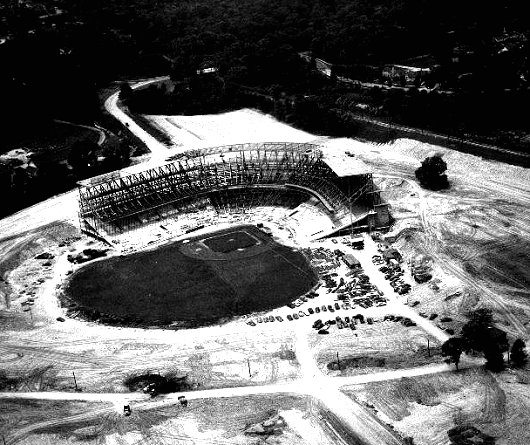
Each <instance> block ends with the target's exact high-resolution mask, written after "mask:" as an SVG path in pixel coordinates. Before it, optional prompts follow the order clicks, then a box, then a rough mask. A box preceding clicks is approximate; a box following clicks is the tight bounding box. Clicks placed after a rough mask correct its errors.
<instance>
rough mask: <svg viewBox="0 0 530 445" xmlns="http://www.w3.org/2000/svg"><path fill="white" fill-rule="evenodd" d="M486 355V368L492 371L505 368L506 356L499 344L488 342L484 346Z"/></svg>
mask: <svg viewBox="0 0 530 445" xmlns="http://www.w3.org/2000/svg"><path fill="white" fill-rule="evenodd" d="M484 357H485V358H486V368H488V369H489V370H490V371H493V372H499V371H502V370H503V369H504V357H503V355H502V350H501V348H500V347H499V345H498V344H496V343H490V344H488V345H487V346H486V347H485V348H484Z"/></svg>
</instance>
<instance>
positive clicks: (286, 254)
mask: <svg viewBox="0 0 530 445" xmlns="http://www.w3.org/2000/svg"><path fill="white" fill-rule="evenodd" d="M238 230H239V231H236V232H234V230H233V229H228V230H224V231H221V232H218V233H214V234H210V235H208V237H207V238H205V239H204V240H203V239H202V238H204V236H203V237H202V238H192V239H191V240H189V243H186V244H182V243H180V242H179V243H176V244H170V245H167V246H164V247H161V248H160V249H156V250H149V251H147V252H142V253H138V254H132V255H129V256H125V257H121V256H120V257H113V258H110V259H105V260H101V261H97V262H95V263H93V264H89V265H87V266H84V267H82V268H81V269H79V270H78V271H77V272H76V273H74V274H73V275H72V276H71V278H70V280H69V281H68V283H67V285H66V288H65V295H66V296H67V297H68V298H69V299H71V300H72V301H74V302H76V303H78V304H79V305H81V306H83V307H87V308H89V309H90V310H94V311H98V313H99V314H101V316H102V317H104V318H103V319H102V321H106V320H107V317H108V316H111V315H114V316H117V317H121V318H122V319H125V322H126V321H127V320H130V321H134V322H140V323H146V324H149V323H155V324H169V323H172V322H175V321H184V322H187V323H188V324H189V325H192V326H195V325H197V324H201V323H205V322H212V321H220V320H223V319H225V318H226V317H231V316H235V315H241V314H248V313H251V312H256V311H263V310H267V309H271V308H273V307H277V306H283V305H284V304H286V303H288V302H289V301H291V300H293V299H294V298H296V297H297V296H299V295H301V294H303V293H304V292H306V291H307V290H309V289H310V288H311V287H312V286H313V285H314V284H315V282H316V276H315V274H314V273H313V272H312V271H311V269H310V267H309V264H308V263H307V261H306V260H305V258H304V257H303V255H301V254H300V253H297V252H294V251H293V250H292V249H290V248H288V247H285V246H282V245H280V244H277V243H276V242H275V241H273V240H272V239H270V238H269V239H267V238H268V237H266V235H264V234H263V233H262V232H260V231H259V230H258V229H256V228H255V227H252V226H242V227H241V228H240V229H238ZM234 233H240V234H242V235H241V236H240V238H241V240H242V241H245V242H246V241H248V240H250V241H251V242H252V243H251V244H248V243H244V244H238V245H237V246H234V243H233V242H232V241H230V240H232V239H234V238H233V236H234V235H233V234H234ZM243 234H245V236H246V238H242V236H243ZM258 242H259V243H260V244H256V243H258ZM243 246H247V247H246V248H244V247H243ZM209 247H211V248H213V249H214V251H213V255H212V254H208V250H209ZM234 249H235V250H234ZM239 249H242V250H243V251H239ZM195 250H198V251H199V253H198V255H199V258H197V256H196V255H194V251H195ZM242 272H243V273H242ZM94 318H99V317H98V316H97V314H96V315H95V316H94Z"/></svg>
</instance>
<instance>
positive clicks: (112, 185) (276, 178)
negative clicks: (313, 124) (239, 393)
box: [79, 142, 390, 237]
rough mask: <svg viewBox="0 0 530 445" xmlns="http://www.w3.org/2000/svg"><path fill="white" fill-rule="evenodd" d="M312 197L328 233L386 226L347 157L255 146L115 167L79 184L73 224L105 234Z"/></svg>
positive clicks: (358, 166)
mask: <svg viewBox="0 0 530 445" xmlns="http://www.w3.org/2000/svg"><path fill="white" fill-rule="evenodd" d="M286 195H287V196H288V195H294V196H306V197H314V198H316V199H317V200H318V201H319V203H320V205H321V207H323V208H324V209H325V211H326V212H327V214H328V216H329V218H330V219H331V221H332V222H333V230H332V231H331V232H329V233H323V234H320V235H319V237H323V236H328V235H331V234H337V233H340V232H342V231H346V230H348V231H349V230H352V229H354V230H357V231H362V230H375V229H377V230H381V229H385V228H387V227H388V226H389V224H390V215H389V211H388V204H385V203H383V202H382V200H381V197H380V193H379V191H378V190H377V189H376V187H375V186H374V183H373V179H372V173H371V172H370V171H369V169H368V168H367V166H366V165H364V164H363V163H362V162H360V161H358V160H356V159H351V161H350V162H348V163H347V164H345V163H344V162H341V163H340V164H338V165H335V163H334V162H333V159H326V158H324V156H323V153H322V151H321V150H320V149H319V147H318V145H315V144H310V143H289V142H274V143H259V144H255V143H252V144H237V145H229V146H221V147H212V148H207V149H202V150H200V151H199V150H197V151H194V152H186V153H183V154H179V155H176V156H173V157H172V158H170V159H169V160H168V161H167V163H165V164H163V165H160V166H157V167H154V168H150V169H148V170H144V171H141V172H136V173H126V172H124V171H121V172H115V173H113V174H111V175H107V176H105V177H103V178H98V179H97V180H96V181H94V180H90V181H89V182H85V183H82V184H81V185H80V190H79V207H80V211H79V218H80V223H81V229H82V230H83V231H85V232H88V233H91V234H94V235H96V236H112V235H115V234H120V233H124V232H127V231H130V230H134V229H135V228H138V227H141V226H143V225H145V224H148V223H149V222H151V221H163V220H164V219H166V218H169V217H171V218H179V215H181V216H182V215H184V214H185V213H186V212H187V211H189V209H190V208H193V207H194V206H196V205H197V203H201V205H211V206H213V207H214V208H215V210H216V211H217V212H224V211H226V210H230V209H234V208H237V209H238V210H239V211H241V210H243V211H244V209H245V207H251V206H259V205H273V204H274V203H275V202H277V201H278V200H281V199H282V197H283V198H285V196H286Z"/></svg>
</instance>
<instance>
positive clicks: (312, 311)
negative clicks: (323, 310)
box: [307, 307, 315, 315]
mask: <svg viewBox="0 0 530 445" xmlns="http://www.w3.org/2000/svg"><path fill="white" fill-rule="evenodd" d="M307 312H309V313H310V314H311V315H313V314H314V313H315V311H314V310H313V308H311V307H310V308H309V309H307Z"/></svg>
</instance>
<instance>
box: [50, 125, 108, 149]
mask: <svg viewBox="0 0 530 445" xmlns="http://www.w3.org/2000/svg"><path fill="white" fill-rule="evenodd" d="M54 122H57V123H58V124H63V125H70V126H72V127H79V128H85V129H87V130H90V131H95V132H96V133H98V134H99V139H98V142H97V144H98V145H99V146H100V147H101V145H103V143H104V142H105V139H107V135H106V134H105V132H104V131H103V130H102V129H101V128H97V127H91V126H89V125H81V124H74V123H73V122H68V121H63V120H60V119H54Z"/></svg>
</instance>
